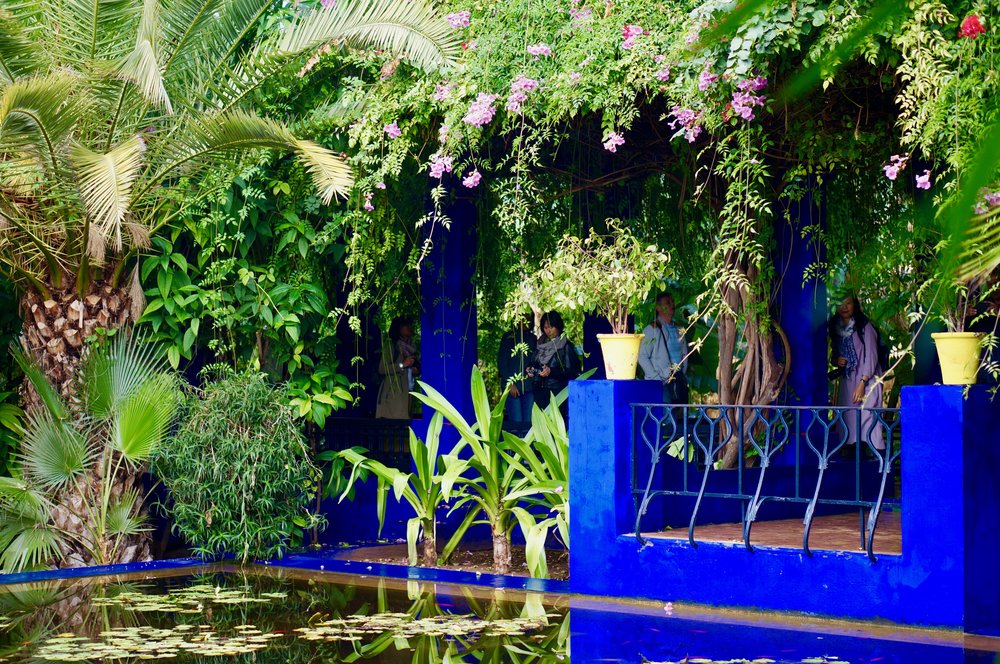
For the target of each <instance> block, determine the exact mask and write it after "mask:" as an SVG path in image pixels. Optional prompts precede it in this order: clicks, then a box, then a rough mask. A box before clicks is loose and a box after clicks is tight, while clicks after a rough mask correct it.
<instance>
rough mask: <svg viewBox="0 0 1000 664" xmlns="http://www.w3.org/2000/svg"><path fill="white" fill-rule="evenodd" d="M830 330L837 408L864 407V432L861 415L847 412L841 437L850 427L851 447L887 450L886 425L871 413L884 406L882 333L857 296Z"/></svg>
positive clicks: (848, 299)
mask: <svg viewBox="0 0 1000 664" xmlns="http://www.w3.org/2000/svg"><path fill="white" fill-rule="evenodd" d="M828 327H829V333H830V357H831V361H832V363H833V366H834V369H833V370H832V371H831V372H830V378H831V379H833V380H836V381H839V386H838V388H837V390H836V403H835V404H834V405H836V406H841V407H853V408H858V407H860V408H861V418H860V426H861V430H860V431H858V425H859V421H858V413H857V412H856V411H853V410H851V411H844V412H843V428H841V429H840V431H841V434H840V435H844V429H845V428H846V434H847V444H848V445H854V444H855V443H857V442H858V441H867V442H870V443H871V444H872V446H873V447H874V448H875V449H878V450H882V449H885V441H884V440H883V436H882V426H881V425H880V424H879V423H878V422H876V421H875V418H874V413H872V411H871V410H870V409H872V408H881V407H882V383H880V382H879V381H877V380H875V379H876V377H877V376H878V375H879V374H880V373H881V372H882V367H880V366H879V337H878V331H877V330H876V329H875V326H874V325H873V324H872V322H871V321H870V320H868V317H867V316H866V315H865V314H864V312H863V311H862V310H861V302H860V301H859V300H858V298H857V296H855V295H849V296H847V297H845V298H844V299H843V300H842V301H841V303H840V305H839V306H838V307H837V312H836V313H835V314H834V315H833V316H831V317H830V320H829V323H828Z"/></svg>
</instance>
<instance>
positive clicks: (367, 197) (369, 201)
mask: <svg viewBox="0 0 1000 664" xmlns="http://www.w3.org/2000/svg"><path fill="white" fill-rule="evenodd" d="M372 195H373V194H372V192H370V191H369V192H367V193H365V209H366V210H368V211H369V212H371V211H372V210H374V209H375V206H374V205H372Z"/></svg>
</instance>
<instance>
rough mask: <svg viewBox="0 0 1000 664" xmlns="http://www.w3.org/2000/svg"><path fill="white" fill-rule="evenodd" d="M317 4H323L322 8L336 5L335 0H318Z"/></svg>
mask: <svg viewBox="0 0 1000 664" xmlns="http://www.w3.org/2000/svg"><path fill="white" fill-rule="evenodd" d="M319 4H321V5H323V9H327V8H328V7H336V6H337V0H320V3H319Z"/></svg>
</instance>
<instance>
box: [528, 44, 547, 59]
mask: <svg viewBox="0 0 1000 664" xmlns="http://www.w3.org/2000/svg"><path fill="white" fill-rule="evenodd" d="M528 53H530V54H531V55H533V56H535V57H536V58H537V57H540V56H546V57H547V56H550V55H552V49H551V48H550V47H549V45H548V44H546V43H545V42H539V43H537V44H531V45H530V46H528Z"/></svg>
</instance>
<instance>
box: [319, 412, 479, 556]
mask: <svg viewBox="0 0 1000 664" xmlns="http://www.w3.org/2000/svg"><path fill="white" fill-rule="evenodd" d="M443 423H444V419H443V417H442V415H441V414H440V413H435V414H434V416H433V417H432V418H431V422H430V425H429V426H428V428H427V441H426V443H425V442H424V441H422V440H420V438H418V437H417V435H416V434H415V433H414V432H413V429H410V455H411V456H412V458H413V466H414V468H416V472H415V473H406V472H403V471H401V470H398V469H396V468H390V467H388V466H386V465H385V464H383V463H381V462H379V461H376V460H374V459H369V458H367V457H366V456H365V455H364V450H360V449H357V448H352V449H348V450H342V451H340V452H337V453H335V454H329V453H323V454H324V455H327V458H329V459H331V460H334V459H336V460H343V461H344V462H346V463H347V464H350V466H351V472H350V475H349V477H348V478H347V480H346V482H344V481H343V480H342V475H341V474H340V473H337V472H334V473H333V474H332V475H331V482H332V483H331V484H328V487H329V488H330V489H332V491H331V492H333V491H338V490H339V492H340V500H343V499H344V498H346V497H348V496H349V495H350V492H351V491H353V489H354V485H355V482H356V481H358V480H359V479H360V480H363V479H365V478H366V476H367V475H368V474H371V475H374V476H375V477H376V478H377V480H378V486H377V489H376V490H377V511H378V522H379V532H381V530H382V526H383V525H384V523H385V507H386V498H387V496H388V493H389V490H390V488H391V490H392V492H393V495H394V496H395V498H396V500H397V501H399V502H403V501H405V502H406V503H407V504H408V505H409V506H410V508H411V509H412V510H413V513H414V516H413V517H412V518H410V519H409V520H408V521H407V522H406V550H407V555H408V556H409V559H410V564H411V565H416V564H417V543H418V542H419V541H420V540H421V539H422V540H423V550H422V551H421V554H420V563H421V564H422V565H426V566H431V565H435V564H436V563H437V561H438V551H437V514H438V510H439V509H440V508H441V507H442V506H443V505H444V504H446V503H447V502H448V501H449V500H451V499H452V498H453V497H454V488H455V483H456V482H457V481H458V479H459V477H460V476H461V474H462V473H464V472H465V471H466V469H468V467H469V463H468V462H467V461H464V460H462V459H460V458H459V457H458V455H457V454H456V452H455V451H452V452H451V453H449V454H441V453H440V440H441V429H442V426H443ZM321 458H322V455H321ZM468 528H469V524H468V523H463V524H462V526H460V527H459V529H458V530H457V531H456V532H455V533H454V535H453V536H452V538H451V540H450V541H449V543H448V545H447V546H446V547H445V550H444V552H443V555H442V558H445V559H447V557H448V556H449V555H450V554H451V552H452V551H454V549H455V547H456V546H457V545H458V543H459V542H460V541H461V539H462V537H463V536H464V534H465V532H466V531H467V530H468Z"/></svg>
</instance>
